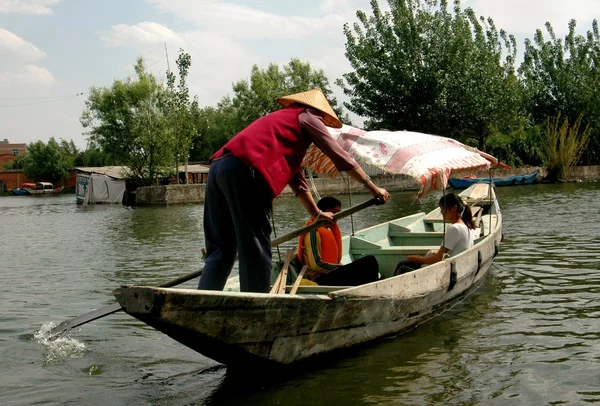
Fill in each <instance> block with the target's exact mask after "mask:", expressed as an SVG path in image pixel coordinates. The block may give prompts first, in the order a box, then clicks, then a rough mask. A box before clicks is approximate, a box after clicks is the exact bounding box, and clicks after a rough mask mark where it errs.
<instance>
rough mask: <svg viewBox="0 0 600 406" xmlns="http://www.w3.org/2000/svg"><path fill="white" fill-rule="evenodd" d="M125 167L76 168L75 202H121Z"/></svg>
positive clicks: (124, 187)
mask: <svg viewBox="0 0 600 406" xmlns="http://www.w3.org/2000/svg"><path fill="white" fill-rule="evenodd" d="M126 175H127V168H125V167H122V166H103V167H94V168H91V167H87V168H77V193H76V195H77V204H97V203H122V201H123V195H124V194H125V191H126V186H125V177H126Z"/></svg>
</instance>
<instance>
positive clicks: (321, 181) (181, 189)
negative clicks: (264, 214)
mask: <svg viewBox="0 0 600 406" xmlns="http://www.w3.org/2000/svg"><path fill="white" fill-rule="evenodd" d="M536 169H538V168H515V169H508V170H504V169H497V170H493V171H492V176H512V175H524V174H526V173H531V172H533V171H534V170H536ZM539 169H540V173H539V175H538V178H537V180H538V181H540V180H542V179H543V178H544V177H545V176H546V174H547V171H546V169H545V168H539ZM571 173H572V176H571V178H572V179H585V180H600V166H577V167H575V168H573V170H572V171H571ZM474 175H476V176H477V177H488V176H489V172H488V171H478V172H474ZM372 178H373V181H374V182H375V184H376V185H377V186H380V187H383V188H385V189H387V190H388V191H390V192H393V191H398V190H415V191H416V190H418V189H419V186H418V185H417V183H416V182H415V181H413V180H412V179H410V178H408V177H406V176H401V175H398V176H390V175H388V176H385V175H384V176H373V177H372ZM308 182H309V186H310V180H308ZM314 182H315V185H316V186H317V190H318V191H319V193H320V194H321V195H326V194H338V195H339V194H344V193H346V192H347V190H348V189H347V188H348V186H347V185H346V182H345V181H344V179H343V178H342V177H341V176H338V177H337V178H335V179H331V178H328V177H320V178H315V179H314ZM349 182H350V190H351V191H352V192H353V193H357V192H365V188H364V186H363V185H361V184H359V183H357V182H355V181H354V180H352V179H350V181H349ZM204 187H205V185H204V184H194V185H166V186H148V187H141V188H138V189H137V198H136V202H137V204H138V205H170V204H184V203H202V202H204ZM281 195H282V196H291V195H292V190H291V189H290V188H289V187H286V188H285V189H284V190H283V192H282V193H281Z"/></svg>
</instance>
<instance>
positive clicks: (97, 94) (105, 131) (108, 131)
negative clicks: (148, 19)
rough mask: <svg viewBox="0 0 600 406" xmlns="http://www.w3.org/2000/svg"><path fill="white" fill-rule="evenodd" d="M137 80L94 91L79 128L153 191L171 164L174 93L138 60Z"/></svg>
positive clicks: (87, 102) (136, 66)
mask: <svg viewBox="0 0 600 406" xmlns="http://www.w3.org/2000/svg"><path fill="white" fill-rule="evenodd" d="M135 75H136V76H135V78H134V79H132V78H127V79H126V80H115V81H114V83H113V84H112V86H110V87H103V88H96V87H93V88H92V89H91V90H90V95H89V97H88V100H87V101H86V103H85V104H86V107H85V110H84V111H83V113H82V115H81V124H82V125H83V127H84V128H88V129H89V135H90V140H91V141H92V142H94V143H95V144H97V145H98V146H99V147H100V148H101V149H102V150H104V151H106V152H107V153H108V154H109V156H110V159H112V160H114V161H117V162H119V163H121V164H122V165H126V166H128V167H129V169H130V171H131V174H130V175H131V177H132V178H133V179H135V181H136V182H139V184H140V185H150V184H152V182H153V181H154V180H155V179H156V177H157V175H158V174H159V173H161V171H162V170H164V168H165V167H166V166H167V165H169V164H170V163H171V162H173V149H174V148H173V131H172V126H171V120H170V111H169V98H170V93H169V92H168V91H167V89H166V88H165V87H164V86H163V85H162V84H160V83H159V82H158V81H157V80H156V78H155V77H154V75H152V74H149V73H147V72H146V71H145V67H144V61H143V59H142V58H138V60H137V63H136V65H135Z"/></svg>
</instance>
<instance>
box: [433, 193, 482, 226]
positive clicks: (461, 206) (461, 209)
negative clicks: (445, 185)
mask: <svg viewBox="0 0 600 406" xmlns="http://www.w3.org/2000/svg"><path fill="white" fill-rule="evenodd" d="M454 206H456V211H457V212H458V213H460V218H461V219H462V221H463V222H464V223H465V225H466V226H467V227H469V228H470V229H471V230H475V229H476V228H477V227H475V222H474V221H473V213H471V208H470V207H469V206H467V205H465V203H464V202H463V201H462V199H461V198H460V196H458V195H457V194H456V193H450V194H447V195H445V196H442V198H441V199H440V207H444V208H445V209H446V210H447V209H450V208H452V207H454Z"/></svg>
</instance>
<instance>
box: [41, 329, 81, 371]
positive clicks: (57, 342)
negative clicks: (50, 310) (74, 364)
mask: <svg viewBox="0 0 600 406" xmlns="http://www.w3.org/2000/svg"><path fill="white" fill-rule="evenodd" d="M54 327H56V325H55V324H54V323H52V322H48V323H45V324H44V325H42V327H41V328H40V330H39V331H36V332H35V333H34V334H33V338H34V340H35V341H36V342H37V343H39V344H42V345H43V346H44V347H46V353H45V354H44V363H45V364H47V365H52V364H58V363H61V362H63V361H66V360H67V359H75V358H81V357H83V355H84V354H85V351H86V346H85V344H84V343H82V342H81V341H78V340H76V339H75V338H73V337H71V336H70V332H67V333H66V334H65V335H63V336H62V337H59V338H56V339H54V340H51V339H50V337H51V334H50V331H52V329H53V328H54Z"/></svg>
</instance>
